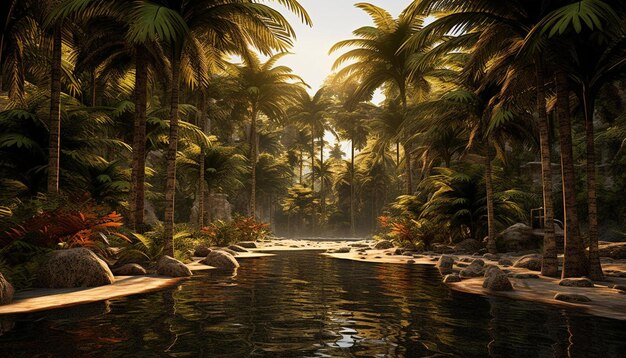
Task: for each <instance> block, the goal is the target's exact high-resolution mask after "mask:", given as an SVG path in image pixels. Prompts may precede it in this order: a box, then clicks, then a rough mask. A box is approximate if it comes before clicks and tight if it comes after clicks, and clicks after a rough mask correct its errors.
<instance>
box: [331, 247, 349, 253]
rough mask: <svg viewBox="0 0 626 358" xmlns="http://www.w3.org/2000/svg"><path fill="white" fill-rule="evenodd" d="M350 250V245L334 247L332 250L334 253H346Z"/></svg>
mask: <svg viewBox="0 0 626 358" xmlns="http://www.w3.org/2000/svg"><path fill="white" fill-rule="evenodd" d="M350 250H352V248H350V247H340V248H338V249H336V250H335V251H334V252H335V253H336V254H347V253H348V252H350Z"/></svg>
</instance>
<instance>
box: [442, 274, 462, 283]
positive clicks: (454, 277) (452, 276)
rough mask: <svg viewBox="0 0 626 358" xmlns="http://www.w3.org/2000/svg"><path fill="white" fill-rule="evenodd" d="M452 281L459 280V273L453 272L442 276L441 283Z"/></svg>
mask: <svg viewBox="0 0 626 358" xmlns="http://www.w3.org/2000/svg"><path fill="white" fill-rule="evenodd" d="M454 282H461V278H460V277H459V275H457V274H455V273H452V274H449V275H445V276H444V278H443V283H454Z"/></svg>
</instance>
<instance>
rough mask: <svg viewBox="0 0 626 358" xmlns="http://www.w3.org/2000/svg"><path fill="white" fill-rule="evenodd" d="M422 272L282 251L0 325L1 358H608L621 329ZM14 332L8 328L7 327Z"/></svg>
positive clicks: (623, 340) (620, 340)
mask: <svg viewBox="0 0 626 358" xmlns="http://www.w3.org/2000/svg"><path fill="white" fill-rule="evenodd" d="M440 280H441V278H440V276H439V273H438V272H437V271H436V270H434V269H433V268H430V267H424V266H416V265H410V266H403V265H380V264H368V263H362V262H352V261H344V260H334V259H330V258H327V257H324V256H321V255H319V254H318V253H314V252H283V253H279V254H278V255H277V256H274V257H268V258H263V259H258V260H250V261H246V262H245V265H243V266H242V267H241V268H239V270H238V271H236V272H220V271H207V272H204V273H199V274H198V275H197V276H196V277H194V278H192V279H191V280H188V281H185V282H183V283H181V284H180V285H179V286H177V287H173V288H170V289H166V290H163V291H160V292H156V293H149V294H144V295H137V296H132V297H127V298H123V299H116V300H111V301H107V302H104V303H98V304H94V305H83V306H79V307H74V308H70V309H59V310H54V311H47V312H42V313H36V314H30V315H20V316H14V317H10V318H9V320H7V318H6V317H5V319H4V320H5V321H6V322H10V323H11V324H10V329H9V330H7V332H5V333H4V335H2V336H0V352H1V353H2V354H0V355H1V356H2V357H13V356H15V357H21V356H24V357H31V356H59V357H73V356H81V357H82V356H98V357H100V356H112V357H135V356H136V357H146V356H148V357H150V356H167V355H170V356H177V357H180V356H189V357H198V356H200V357H202V356H203V357H245V356H268V357H312V356H322V357H324V356H327V357H337V356H340V357H350V356H392V357H393V356H398V357H422V356H435V355H437V356H451V357H484V356H493V357H567V356H570V357H579V356H580V357H603V358H606V357H620V356H623V352H626V322H621V321H614V320H609V319H603V318H598V317H593V316H587V315H583V314H581V313H579V312H575V311H567V310H563V309H557V308H554V307H549V306H545V305H540V304H532V303H528V302H518V301H512V300H507V299H498V298H484V297H479V296H472V295H467V294H462V293H456V292H451V291H450V290H449V289H448V288H447V287H446V286H444V285H443V284H441V283H440ZM13 325H14V326H13Z"/></svg>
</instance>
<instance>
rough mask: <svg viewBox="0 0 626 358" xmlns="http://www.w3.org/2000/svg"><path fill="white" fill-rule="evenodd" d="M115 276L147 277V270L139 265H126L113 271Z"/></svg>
mask: <svg viewBox="0 0 626 358" xmlns="http://www.w3.org/2000/svg"><path fill="white" fill-rule="evenodd" d="M111 271H112V272H113V274H114V275H115V276H137V275H145V274H146V269H144V268H143V267H141V265H138V264H126V265H122V266H120V267H116V268H114V269H112V270H111Z"/></svg>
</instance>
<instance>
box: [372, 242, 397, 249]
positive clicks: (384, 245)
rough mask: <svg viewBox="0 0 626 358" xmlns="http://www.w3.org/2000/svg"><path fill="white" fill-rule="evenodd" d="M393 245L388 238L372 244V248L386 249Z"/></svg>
mask: <svg viewBox="0 0 626 358" xmlns="http://www.w3.org/2000/svg"><path fill="white" fill-rule="evenodd" d="M392 247H393V243H392V242H391V241H389V240H380V241H378V242H377V243H376V245H374V249H376V250H386V249H391V248H392Z"/></svg>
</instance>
